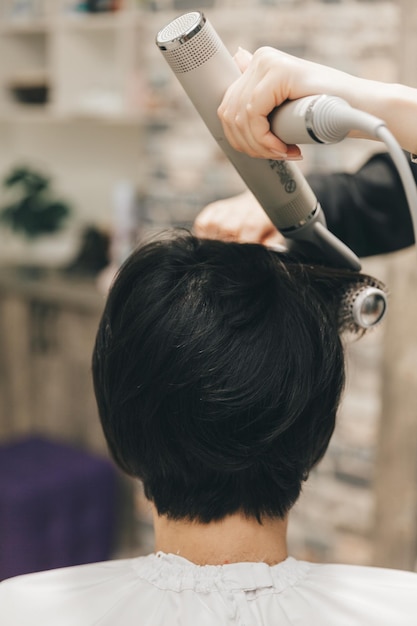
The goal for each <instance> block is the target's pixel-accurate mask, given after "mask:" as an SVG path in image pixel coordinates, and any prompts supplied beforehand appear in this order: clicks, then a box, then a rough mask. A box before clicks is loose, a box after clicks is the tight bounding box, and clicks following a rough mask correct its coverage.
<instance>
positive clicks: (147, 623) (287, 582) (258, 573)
mask: <svg viewBox="0 0 417 626" xmlns="http://www.w3.org/2000/svg"><path fill="white" fill-rule="evenodd" d="M0 624H1V626H231V625H232V624H233V626H290V625H291V626H416V625H417V574H414V573H411V572H401V571H392V570H384V569H374V568H370V567H357V566H350V565H320V564H312V563H306V562H302V561H297V560H295V559H293V558H288V559H286V560H285V561H284V562H283V563H280V564H278V565H275V566H273V567H269V566H268V565H265V564H264V563H237V564H230V565H223V566H198V565H194V564H192V563H190V562H189V561H187V560H185V559H183V558H181V557H179V556H174V555H172V554H163V553H157V554H152V555H149V556H146V557H139V558H134V559H126V560H119V561H108V562H105V563H96V564H93V565H83V566H78V567H70V568H65V569H60V570H52V571H49V572H43V573H40V574H30V575H26V576H19V577H17V578H12V579H9V580H7V581H4V582H3V583H1V584H0Z"/></svg>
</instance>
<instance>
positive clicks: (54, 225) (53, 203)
mask: <svg viewBox="0 0 417 626" xmlns="http://www.w3.org/2000/svg"><path fill="white" fill-rule="evenodd" d="M3 187H4V188H5V189H7V190H12V191H13V195H14V198H15V199H14V201H13V202H12V203H11V204H8V205H7V206H4V207H2V208H1V209H0V222H2V223H4V224H6V225H7V226H8V227H9V228H11V230H13V231H14V232H16V233H21V234H22V235H24V236H25V237H27V238H28V239H35V238H36V237H39V236H41V235H47V234H52V233H55V232H57V231H59V230H60V229H61V228H62V227H63V225H64V221H65V220H66V219H67V218H68V217H69V215H70V213H71V207H70V206H69V204H67V203H66V202H64V201H63V200H57V199H55V198H54V195H53V193H52V192H51V181H50V179H49V178H47V177H46V176H44V175H42V174H40V173H39V172H36V171H34V170H31V169H30V168H28V167H16V168H15V169H13V170H12V171H11V172H10V174H8V175H7V176H6V177H5V179H4V180H3Z"/></svg>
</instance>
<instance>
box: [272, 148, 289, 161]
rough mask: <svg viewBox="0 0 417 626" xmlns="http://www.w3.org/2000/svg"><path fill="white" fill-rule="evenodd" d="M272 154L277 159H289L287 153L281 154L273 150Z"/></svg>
mask: <svg viewBox="0 0 417 626" xmlns="http://www.w3.org/2000/svg"><path fill="white" fill-rule="evenodd" d="M271 153H272V154H273V155H274V156H275V157H276V158H277V159H287V158H288V154H287V153H286V152H279V150H271Z"/></svg>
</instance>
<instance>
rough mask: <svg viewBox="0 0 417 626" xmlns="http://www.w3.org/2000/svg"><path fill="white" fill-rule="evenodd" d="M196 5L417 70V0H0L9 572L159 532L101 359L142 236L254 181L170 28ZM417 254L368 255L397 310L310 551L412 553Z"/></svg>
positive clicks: (140, 548) (1, 319)
mask: <svg viewBox="0 0 417 626" xmlns="http://www.w3.org/2000/svg"><path fill="white" fill-rule="evenodd" d="M196 9H203V10H204V12H205V13H206V15H207V17H208V18H209V19H210V21H211V22H212V23H213V25H214V26H215V28H216V30H217V31H218V32H219V34H220V36H221V37H222V39H223V41H224V42H225V43H226V46H227V47H228V48H229V50H230V51H231V52H232V53H234V52H235V51H236V50H237V47H238V46H242V47H245V48H247V49H249V50H251V51H254V50H255V49H256V48H257V47H259V46H261V45H271V46H274V47H277V48H280V49H282V50H285V51H287V52H289V53H292V54H295V55H298V56H302V57H305V58H308V59H310V60H313V61H317V62H320V63H325V64H329V65H332V66H334V67H337V68H340V69H342V70H345V71H347V72H350V73H353V74H357V75H360V76H364V77H367V78H373V79H377V80H383V81H389V82H404V83H407V84H409V85H413V86H417V37H416V33H417V3H416V2H415V0H397V1H395V0H239V1H237V0H221V1H220V0H201V1H200V2H199V3H197V4H196V3H195V2H191V1H189V0H157V1H153V2H152V1H150V0H149V1H146V0H143V1H141V2H140V1H138V2H135V1H133V0H124V1H123V0H119V1H113V2H112V1H105V0H102V1H100V0H93V1H90V2H76V1H74V0H0V530H1V532H0V578H6V577H8V576H11V575H15V574H19V573H24V572H29V571H37V570H39V569H45V568H48V567H57V566H61V565H71V564H75V563H81V562H88V561H92V560H102V559H105V558H118V557H123V556H131V555H135V554H141V553H143V552H147V551H149V550H152V530H151V525H150V516H149V511H148V507H147V504H146V502H145V500H144V498H143V495H142V493H141V488H140V485H138V484H136V483H135V482H134V481H131V480H130V479H127V478H124V477H122V476H121V475H120V474H119V473H118V472H117V471H116V470H115V469H113V466H112V464H111V463H110V462H109V459H108V454H107V451H106V446H105V442H104V438H103V436H102V433H101V430H100V426H99V422H98V418H97V411H96V407H95V401H94V397H93V391H92V384H91V375H90V358H91V351H92V347H93V343H94V337H95V332H96V328H97V324H98V320H99V317H100V314H101V311H102V309H103V305H104V298H105V286H106V284H107V282H108V279H109V277H111V276H112V274H113V272H114V269H115V268H117V267H118V266H119V265H120V263H121V262H122V261H123V260H124V258H126V255H127V254H128V253H129V251H130V250H131V249H132V247H133V246H134V245H135V243H136V242H137V241H139V240H141V239H142V238H144V237H146V236H148V235H149V234H150V233H153V232H156V231H159V230H161V229H164V228H166V227H168V226H171V225H184V226H190V225H191V224H192V221H193V219H194V218H195V216H196V215H197V213H198V212H199V211H200V210H201V209H202V208H203V207H204V206H205V205H206V204H207V203H209V202H211V201H213V200H215V199H218V198H223V197H226V196H230V195H233V194H235V193H237V192H239V191H241V190H242V189H243V183H242V181H241V180H240V179H239V177H238V175H237V174H236V173H235V172H234V170H233V169H232V167H231V166H230V165H229V163H227V162H226V160H225V158H224V157H223V156H222V155H221V154H220V153H219V150H218V148H217V145H216V144H215V142H214V141H213V139H212V138H211V136H210V135H209V133H208V131H207V130H206V128H205V127H204V125H203V123H202V122H201V120H200V118H199V117H198V115H197V113H196V112H195V111H194V110H193V108H192V106H191V104H190V103H189V102H188V99H187V97H186V96H185V94H184V93H183V91H182V89H181V87H180V86H179V84H178V83H177V79H176V78H175V77H174V76H173V75H172V73H171V70H170V68H169V67H168V65H167V64H166V62H165V60H164V59H163V58H162V55H161V54H160V52H159V51H158V49H157V48H156V46H155V44H154V39H155V35H156V33H157V32H158V31H159V30H160V29H161V28H162V27H164V26H165V25H166V24H167V23H168V22H169V21H170V20H171V19H173V18H174V17H177V16H178V15H180V14H181V13H182V12H186V11H188V10H196ZM381 150H383V147H382V146H381V145H379V144H377V143H375V142H366V141H359V140H355V141H354V140H346V141H344V142H343V143H342V144H339V145H337V146H326V147H323V146H322V147H312V146H308V147H306V148H305V149H304V150H303V152H304V162H303V163H302V165H301V167H302V169H303V171H304V172H307V171H332V170H338V171H341V170H344V171H354V170H355V169H356V168H358V167H359V166H360V165H361V164H362V163H363V162H364V161H365V160H366V158H367V157H368V156H370V155H371V154H372V153H374V152H376V151H381ZM416 262H417V257H416V253H415V250H414V249H413V250H407V251H404V252H401V253H396V254H391V255H389V256H388V257H384V258H372V259H365V260H364V269H365V270H366V271H368V272H369V273H371V274H373V275H375V276H377V277H378V278H380V279H382V280H385V281H386V283H387V285H388V288H389V291H390V310H389V315H388V320H387V321H386V322H385V323H384V325H383V326H382V327H380V328H378V329H376V330H375V331H373V332H371V333H369V335H368V336H367V337H366V338H365V339H363V340H361V341H360V342H359V343H353V344H351V345H350V346H349V349H348V386H347V390H346V393H345V398H344V402H343V405H342V408H341V411H340V416H339V423H338V427H337V430H336V433H335V436H334V438H333V441H332V444H331V446H330V449H329V451H328V454H327V456H326V458H325V459H324V461H323V462H322V463H321V465H320V467H319V468H318V469H317V470H315V471H314V474H313V475H312V477H311V479H310V481H309V482H308V483H307V485H306V487H305V492H304V495H303V497H302V498H301V500H300V502H299V504H298V505H297V506H296V508H295V510H294V512H293V514H292V523H291V524H290V528H291V530H290V547H291V552H292V554H293V555H294V556H296V557H298V558H306V559H312V560H318V561H328V562H329V561H332V562H345V563H357V564H367V565H370V564H376V565H384V566H389V567H398V568H403V569H411V570H412V569H416V566H417V403H416V388H417V328H416V323H415V321H416V319H417V305H416V301H417V298H416V294H417V278H416ZM93 548H94V549H93Z"/></svg>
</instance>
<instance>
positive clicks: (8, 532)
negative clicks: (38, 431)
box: [0, 437, 117, 580]
mask: <svg viewBox="0 0 417 626" xmlns="http://www.w3.org/2000/svg"><path fill="white" fill-rule="evenodd" d="M116 487H117V476H116V470H115V468H114V467H113V465H112V464H111V463H110V461H109V460H107V459H106V458H102V457H100V456H97V455H94V454H91V453H89V452H86V451H85V450H81V449H78V448H75V447H73V446H70V445H67V444H64V443H61V442H56V441H50V440H48V439H45V438H41V437H30V438H27V439H25V440H19V441H14V442H10V443H7V444H3V445H0V580H1V579H4V578H9V577H11V576H16V575H19V574H26V573H29V572H36V571H40V570H45V569H53V568H56V567H67V566H70V565H80V564H82V563H91V562H95V561H103V560H107V559H109V558H110V556H111V551H112V548H113V540H114V535H115V517H116V515H115V514H116V505H117V503H116V490H117V489H116Z"/></svg>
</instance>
